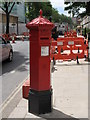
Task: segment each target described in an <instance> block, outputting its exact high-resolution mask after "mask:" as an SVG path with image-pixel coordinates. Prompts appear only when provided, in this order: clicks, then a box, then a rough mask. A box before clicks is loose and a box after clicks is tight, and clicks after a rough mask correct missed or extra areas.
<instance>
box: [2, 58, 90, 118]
mask: <svg viewBox="0 0 90 120" xmlns="http://www.w3.org/2000/svg"><path fill="white" fill-rule="evenodd" d="M79 62H80V64H79V65H77V63H76V61H71V62H67V61H66V62H62V61H57V62H56V65H55V66H54V69H53V71H52V73H51V84H52V88H53V111H52V112H51V113H48V114H41V115H38V116H37V115H34V114H31V113H29V112H28V100H27V99H23V98H22V87H20V88H19V89H18V90H17V93H15V94H14V95H12V96H11V98H10V100H8V102H9V103H7V105H6V106H5V108H4V109H7V110H6V111H5V110H4V112H3V118H21V119H25V118H34V119H37V118H38V119H41V120H46V119H48V118H51V119H52V118H55V119H56V118H61V120H62V119H63V118H70V119H71V120H72V119H73V118H76V119H79V120H80V119H81V118H88V66H89V65H90V64H89V63H88V62H86V61H84V59H82V60H79ZM18 98H20V99H19V100H18ZM17 101H18V102H17ZM7 106H8V107H7ZM7 113H8V114H7ZM67 120H68V119H67Z"/></svg>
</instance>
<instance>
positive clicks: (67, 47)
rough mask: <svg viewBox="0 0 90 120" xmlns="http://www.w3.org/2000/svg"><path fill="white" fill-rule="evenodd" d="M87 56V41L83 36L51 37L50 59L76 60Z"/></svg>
mask: <svg viewBox="0 0 90 120" xmlns="http://www.w3.org/2000/svg"><path fill="white" fill-rule="evenodd" d="M82 58H88V41H87V40H86V39H84V37H64V38H57V41H55V40H54V39H53V38H52V42H51V59H52V60H63V61H67V60H77V63H79V61H78V59H82Z"/></svg>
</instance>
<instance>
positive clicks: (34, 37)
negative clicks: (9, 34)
mask: <svg viewBox="0 0 90 120" xmlns="http://www.w3.org/2000/svg"><path fill="white" fill-rule="evenodd" d="M26 27H27V28H28V29H29V30H30V90H29V97H28V101H29V104H28V107H29V112H31V113H34V114H44V113H48V112H51V110H52V104H51V103H52V89H51V85H50V40H51V30H52V28H53V27H54V24H53V23H51V22H50V21H49V20H47V19H45V18H43V16H42V10H40V16H39V17H38V18H36V19H34V20H32V21H31V22H29V23H28V24H27V25H26Z"/></svg>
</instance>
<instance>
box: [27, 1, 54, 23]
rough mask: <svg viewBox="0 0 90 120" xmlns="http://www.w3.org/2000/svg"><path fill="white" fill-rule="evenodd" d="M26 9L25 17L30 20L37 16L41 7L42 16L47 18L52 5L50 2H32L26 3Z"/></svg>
mask: <svg viewBox="0 0 90 120" xmlns="http://www.w3.org/2000/svg"><path fill="white" fill-rule="evenodd" d="M26 7H27V8H28V10H27V11H26V17H27V18H29V20H30V21H31V20H32V19H34V18H36V17H38V16H39V11H40V9H42V11H43V16H45V17H47V18H49V17H50V16H51V15H52V5H51V3H50V2H39V3H38V2H32V3H26Z"/></svg>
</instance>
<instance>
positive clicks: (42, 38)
mask: <svg viewBox="0 0 90 120" xmlns="http://www.w3.org/2000/svg"><path fill="white" fill-rule="evenodd" d="M40 39H41V40H49V38H44V37H41V38H40Z"/></svg>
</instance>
